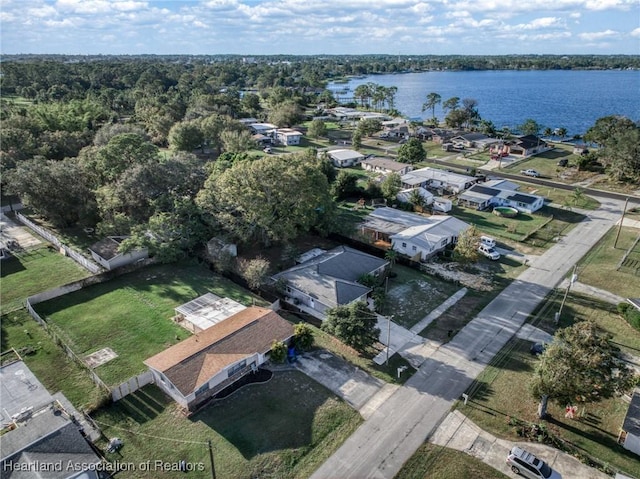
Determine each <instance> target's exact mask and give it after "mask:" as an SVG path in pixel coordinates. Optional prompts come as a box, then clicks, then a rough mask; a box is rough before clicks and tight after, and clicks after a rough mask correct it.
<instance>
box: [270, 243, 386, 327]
mask: <svg viewBox="0 0 640 479" xmlns="http://www.w3.org/2000/svg"><path fill="white" fill-rule="evenodd" d="M388 265H389V262H388V261H386V260H384V259H381V258H377V257H375V256H372V255H370V254H367V253H363V252H362V251H358V250H356V249H353V248H349V247H348V246H338V247H337V248H334V249H332V250H329V251H326V252H324V253H323V254H321V255H318V256H315V257H313V258H311V259H309V260H308V261H305V262H304V263H301V264H299V265H296V266H294V267H292V268H289V269H288V270H286V271H282V272H281V273H278V274H276V275H274V276H273V279H274V280H275V281H284V282H285V283H286V286H285V291H286V295H287V298H286V300H287V301H288V302H290V303H293V304H294V305H296V306H298V307H300V308H301V309H304V310H305V311H307V312H309V313H310V314H313V315H314V316H315V317H317V318H319V319H324V317H325V315H324V313H325V311H326V310H327V309H330V308H335V307H336V306H343V305H347V304H350V303H353V302H355V301H366V299H367V296H368V295H369V293H370V292H371V291H372V290H371V288H369V287H368V286H364V285H363V284H360V283H359V282H358V280H359V279H360V278H362V276H364V275H372V276H374V277H381V276H382V275H384V273H385V270H386V268H387V266H388Z"/></svg>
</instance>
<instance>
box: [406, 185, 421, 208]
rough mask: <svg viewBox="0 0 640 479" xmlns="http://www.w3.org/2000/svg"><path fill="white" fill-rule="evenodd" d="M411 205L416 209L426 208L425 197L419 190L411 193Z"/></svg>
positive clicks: (416, 189) (415, 189)
mask: <svg viewBox="0 0 640 479" xmlns="http://www.w3.org/2000/svg"><path fill="white" fill-rule="evenodd" d="M409 203H411V204H412V205H413V208H414V209H418V208H422V207H423V206H424V197H423V196H422V195H421V194H420V191H419V190H418V188H414V189H413V190H412V191H411V193H409Z"/></svg>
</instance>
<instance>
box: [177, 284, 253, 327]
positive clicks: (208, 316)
mask: <svg viewBox="0 0 640 479" xmlns="http://www.w3.org/2000/svg"><path fill="white" fill-rule="evenodd" d="M245 308H246V306H244V305H242V304H240V303H238V302H237V301H234V300H233V299H230V298H221V297H220V296H217V295H215V294H213V293H205V294H203V295H202V296H199V297H197V298H196V299H193V300H191V301H189V302H188V303H185V304H182V305H180V306H178V307H177V308H176V309H175V312H176V315H175V316H174V318H173V319H174V321H175V322H176V323H178V324H179V325H180V326H182V327H183V328H185V329H187V330H189V331H191V332H192V333H199V332H201V331H204V330H205V329H208V328H210V327H211V326H213V325H215V324H218V323H219V322H220V321H224V320H225V319H227V318H229V317H231V316H233V315H234V314H236V313H239V312H240V311H242V310H243V309H245Z"/></svg>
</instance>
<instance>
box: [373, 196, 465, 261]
mask: <svg viewBox="0 0 640 479" xmlns="http://www.w3.org/2000/svg"><path fill="white" fill-rule="evenodd" d="M361 228H362V231H363V233H365V234H368V235H370V236H373V239H376V240H382V241H386V242H388V243H391V247H392V248H393V249H394V250H395V251H397V252H398V253H401V254H403V255H406V256H408V257H410V258H411V259H413V260H414V261H424V260H426V259H428V258H430V257H432V256H434V255H436V254H438V253H439V252H441V251H443V250H444V249H445V248H446V247H447V246H450V245H454V244H455V243H457V241H458V237H459V236H460V233H462V232H463V231H465V230H466V229H467V228H469V225H468V224H467V223H465V222H464V221H462V220H459V219H457V218H454V217H453V216H446V215H439V216H424V215H419V214H415V213H409V212H407V211H399V210H396V209H394V208H378V209H376V210H374V211H373V212H372V213H371V214H370V215H369V216H368V217H367V219H366V220H365V222H364V223H363V224H362V226H361Z"/></svg>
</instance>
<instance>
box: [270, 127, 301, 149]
mask: <svg viewBox="0 0 640 479" xmlns="http://www.w3.org/2000/svg"><path fill="white" fill-rule="evenodd" d="M276 138H277V139H278V141H279V142H280V143H281V144H283V145H285V146H292V145H299V144H300V139H301V138H302V133H300V132H299V131H298V130H294V129H292V128H279V129H277V130H276Z"/></svg>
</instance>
